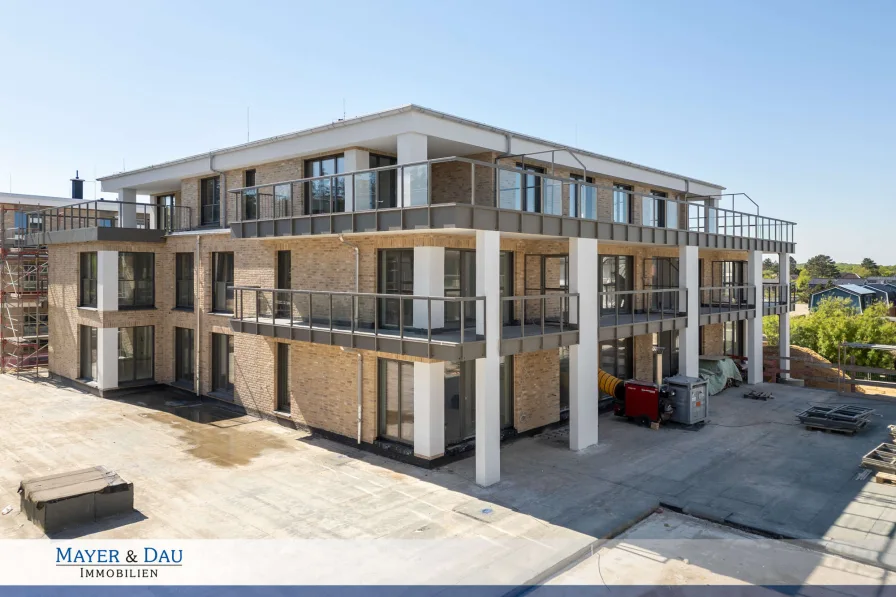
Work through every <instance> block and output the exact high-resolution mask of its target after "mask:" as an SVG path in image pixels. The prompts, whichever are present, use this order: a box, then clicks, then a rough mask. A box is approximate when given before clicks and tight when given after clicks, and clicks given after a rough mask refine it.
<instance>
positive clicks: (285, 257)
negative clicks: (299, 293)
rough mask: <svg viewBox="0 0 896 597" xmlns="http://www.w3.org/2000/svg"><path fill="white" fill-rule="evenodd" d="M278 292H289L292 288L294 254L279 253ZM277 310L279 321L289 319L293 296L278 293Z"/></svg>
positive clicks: (275, 301) (275, 298)
mask: <svg viewBox="0 0 896 597" xmlns="http://www.w3.org/2000/svg"><path fill="white" fill-rule="evenodd" d="M276 288H277V289H278V290H289V289H290V288H292V252H291V251H277V286H276ZM274 304H275V308H276V311H277V313H276V317H277V318H278V319H289V312H290V305H291V295H290V293H288V292H278V293H277V296H276V297H274Z"/></svg>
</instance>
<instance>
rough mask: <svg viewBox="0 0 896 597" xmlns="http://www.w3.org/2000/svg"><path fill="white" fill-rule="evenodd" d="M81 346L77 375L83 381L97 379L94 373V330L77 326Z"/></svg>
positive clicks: (87, 326) (95, 343)
mask: <svg viewBox="0 0 896 597" xmlns="http://www.w3.org/2000/svg"><path fill="white" fill-rule="evenodd" d="M78 330H79V335H80V339H79V342H80V344H81V350H80V353H81V366H80V372H79V375H80V377H81V379H83V380H85V381H93V380H95V379H96V378H97V372H96V345H97V342H96V328H95V327H91V326H89V325H82V326H78Z"/></svg>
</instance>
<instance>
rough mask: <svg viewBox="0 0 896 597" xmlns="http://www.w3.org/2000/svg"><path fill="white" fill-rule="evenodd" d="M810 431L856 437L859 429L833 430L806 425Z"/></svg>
mask: <svg viewBox="0 0 896 597" xmlns="http://www.w3.org/2000/svg"><path fill="white" fill-rule="evenodd" d="M806 429H808V430H809V431H826V432H827V433H839V434H840V435H855V434H856V431H858V429H831V428H830V427H818V426H816V425H806Z"/></svg>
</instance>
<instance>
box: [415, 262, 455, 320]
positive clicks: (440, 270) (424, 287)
mask: <svg viewBox="0 0 896 597" xmlns="http://www.w3.org/2000/svg"><path fill="white" fill-rule="evenodd" d="M414 294H415V295H417V296H445V247H414ZM427 302H428V301H424V300H415V301H414V327H415V328H417V329H419V330H426V329H435V330H439V329H441V328H443V327H445V301H432V321H429V313H428V307H427ZM461 325H463V322H461Z"/></svg>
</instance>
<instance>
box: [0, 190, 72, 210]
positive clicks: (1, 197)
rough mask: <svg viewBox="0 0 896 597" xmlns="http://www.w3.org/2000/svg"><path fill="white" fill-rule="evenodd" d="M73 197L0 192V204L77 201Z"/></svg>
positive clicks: (40, 203)
mask: <svg viewBox="0 0 896 597" xmlns="http://www.w3.org/2000/svg"><path fill="white" fill-rule="evenodd" d="M77 201H78V199H72V198H71V197H50V196H49V195H25V194H23V193H0V205H3V204H6V205H46V206H47V207H52V206H53V205H55V204H59V203H63V204H70V203H76V202H77Z"/></svg>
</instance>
